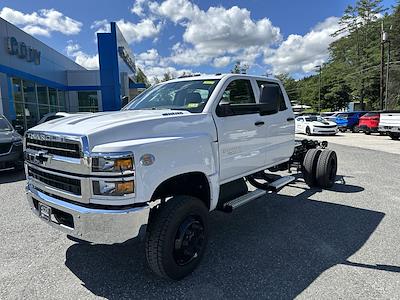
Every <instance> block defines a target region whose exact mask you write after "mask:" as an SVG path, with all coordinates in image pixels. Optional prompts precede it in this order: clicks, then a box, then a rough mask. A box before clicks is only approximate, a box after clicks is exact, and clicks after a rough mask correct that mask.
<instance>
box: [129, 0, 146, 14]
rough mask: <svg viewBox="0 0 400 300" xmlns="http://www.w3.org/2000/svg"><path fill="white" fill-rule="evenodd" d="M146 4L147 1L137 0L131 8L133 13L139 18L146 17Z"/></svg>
mask: <svg viewBox="0 0 400 300" xmlns="http://www.w3.org/2000/svg"><path fill="white" fill-rule="evenodd" d="M144 3H145V0H136V1H135V3H134V4H133V6H132V8H131V13H133V14H135V15H137V16H139V17H143V16H144V9H143V4H144Z"/></svg>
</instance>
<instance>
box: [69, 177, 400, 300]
mask: <svg viewBox="0 0 400 300" xmlns="http://www.w3.org/2000/svg"><path fill="white" fill-rule="evenodd" d="M334 189H339V191H340V192H359V191H362V190H363V189H362V188H361V187H355V186H347V187H343V186H341V185H340V184H336V185H335V187H334V188H333V190H334ZM315 192H318V190H315V189H308V190H305V191H304V192H302V193H301V194H300V195H298V196H297V197H290V196H285V195H279V194H277V195H269V196H268V197H266V198H260V199H258V200H255V201H253V202H252V203H250V204H248V205H246V206H244V207H242V208H240V209H238V210H237V211H234V212H233V213H232V214H224V213H220V212H215V213H213V214H212V215H211V218H210V229H211V236H210V242H209V245H208V250H207V252H206V255H205V258H204V260H203V261H202V263H201V264H200V266H199V268H198V269H197V270H196V271H195V272H194V273H193V274H192V275H191V276H188V277H187V278H185V279H183V280H182V281H179V282H171V281H166V280H161V279H159V278H157V277H155V276H153V275H152V274H151V272H150V271H149V270H148V269H147V267H146V264H145V260H146V259H145V256H144V244H143V242H141V241H139V240H132V241H128V242H126V243H123V244H119V245H112V246H107V245H90V244H89V245H88V244H80V243H76V244H73V245H72V246H70V247H69V249H68V250H67V253H66V262H65V264H66V266H67V267H68V268H69V269H70V270H71V272H73V273H74V274H75V275H76V276H77V277H78V278H79V279H80V280H81V281H82V282H83V284H84V286H85V287H86V288H87V289H89V290H90V291H91V292H92V293H94V294H95V295H98V296H102V297H105V298H108V299H110V298H111V299H121V298H140V299H152V298H189V299H192V298H205V299H209V298H213V299H218V298H219V299H221V298H245V297H247V298H250V299H255V298H263V299H265V298H274V299H276V298H279V299H293V298H294V297H296V296H297V295H299V293H301V292H302V291H303V290H304V289H306V288H307V287H308V286H309V285H310V284H311V283H312V282H313V281H314V280H315V279H316V278H318V276H319V275H320V274H321V273H322V272H324V271H325V270H327V269H329V268H331V267H332V266H335V265H337V264H350V265H356V266H357V267H367V268H376V269H380V270H388V271H392V272H398V271H399V268H398V267H394V266H379V265H377V266H370V265H363V264H361V263H359V264H358V263H350V262H348V261H347V259H348V258H349V257H350V256H351V255H352V254H354V253H355V252H356V251H358V250H359V249H360V248H361V247H362V246H363V245H364V243H365V242H366V241H367V240H368V238H369V237H370V235H371V234H372V233H373V232H374V231H375V229H376V228H377V226H378V225H379V223H380V222H381V220H382V218H383V216H384V214H383V213H380V212H376V211H371V210H365V209H359V208H354V207H350V206H345V205H339V204H333V203H328V202H321V201H315V200H311V199H309V198H310V197H311V196H312V195H313V194H314V193H315Z"/></svg>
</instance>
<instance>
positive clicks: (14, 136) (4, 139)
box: [0, 130, 22, 143]
mask: <svg viewBox="0 0 400 300" xmlns="http://www.w3.org/2000/svg"><path fill="white" fill-rule="evenodd" d="M21 139H22V137H21V136H20V135H19V134H18V133H17V132H15V131H13V130H4V131H0V143H11V142H12V141H15V140H21Z"/></svg>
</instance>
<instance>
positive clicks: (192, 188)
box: [151, 172, 212, 209]
mask: <svg viewBox="0 0 400 300" xmlns="http://www.w3.org/2000/svg"><path fill="white" fill-rule="evenodd" d="M178 195H186V196H192V197H196V198H198V199H200V200H201V201H202V202H203V203H204V204H205V205H206V207H207V208H208V209H210V208H211V206H212V205H211V195H212V191H211V184H210V182H209V180H208V177H207V175H206V174H204V173H203V172H188V173H184V174H179V175H175V176H173V177H170V178H168V179H166V180H164V181H163V182H162V183H160V184H159V185H158V186H157V188H156V189H155V191H154V192H153V195H152V196H151V201H155V200H158V199H163V198H164V199H165V198H168V197H172V196H178Z"/></svg>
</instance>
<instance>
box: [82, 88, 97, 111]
mask: <svg viewBox="0 0 400 300" xmlns="http://www.w3.org/2000/svg"><path fill="white" fill-rule="evenodd" d="M78 101H79V111H91V112H97V111H98V110H99V104H98V99H97V91H84V92H78Z"/></svg>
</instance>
